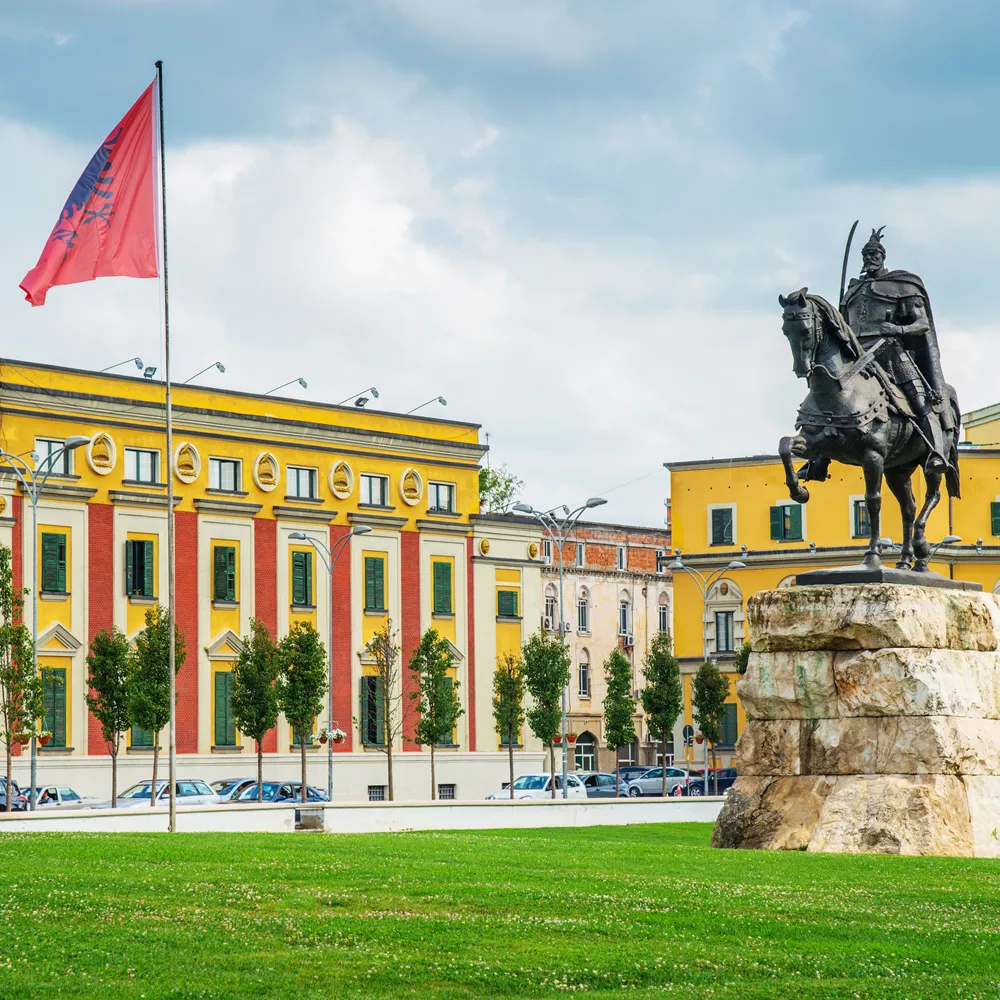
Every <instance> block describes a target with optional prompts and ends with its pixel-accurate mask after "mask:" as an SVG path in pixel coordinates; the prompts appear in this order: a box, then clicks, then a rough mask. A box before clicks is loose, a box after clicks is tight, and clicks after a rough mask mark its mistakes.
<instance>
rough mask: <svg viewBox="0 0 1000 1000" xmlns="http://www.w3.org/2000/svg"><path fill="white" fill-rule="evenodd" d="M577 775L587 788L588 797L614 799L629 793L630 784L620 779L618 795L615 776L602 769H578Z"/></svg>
mask: <svg viewBox="0 0 1000 1000" xmlns="http://www.w3.org/2000/svg"><path fill="white" fill-rule="evenodd" d="M576 776H577V777H578V778H579V779H580V780H581V781H582V782H583V787H584V788H586V789H587V798H588V799H613V798H616V797H621V796H623V795H628V785H627V784H626V783H625V782H624V780H622V779H621V778H619V779H618V796H616V795H615V776H614V775H613V774H606V773H604V772H602V771H577V772H576Z"/></svg>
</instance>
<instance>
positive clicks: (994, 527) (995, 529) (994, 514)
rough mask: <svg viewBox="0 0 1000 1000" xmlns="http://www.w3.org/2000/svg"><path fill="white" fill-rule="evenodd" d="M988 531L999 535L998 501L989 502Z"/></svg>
mask: <svg viewBox="0 0 1000 1000" xmlns="http://www.w3.org/2000/svg"><path fill="white" fill-rule="evenodd" d="M990 533H991V534H993V535H1000V503H991V504H990Z"/></svg>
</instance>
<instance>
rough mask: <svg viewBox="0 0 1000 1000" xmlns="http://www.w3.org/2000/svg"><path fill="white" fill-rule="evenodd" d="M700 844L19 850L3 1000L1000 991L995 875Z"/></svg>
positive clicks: (449, 840)
mask: <svg viewBox="0 0 1000 1000" xmlns="http://www.w3.org/2000/svg"><path fill="white" fill-rule="evenodd" d="M709 832H710V827H708V826H707V825H700V824H685V825H680V824H678V825H663V826H638V827H602V828H589V829H580V830H533V831H476V832H455V833H407V834H386V835H367V836H324V835H322V834H294V835H292V834H289V835H280V834H272V835H212V834H179V835H176V836H173V837H171V836H168V835H166V834H140V835H72V834H16V833H15V834H7V835H4V836H2V837H0V863H2V866H3V871H4V874H5V878H6V883H7V886H8V889H9V892H8V894H7V896H6V898H5V899H2V900H0V997H3V998H4V1000H7V998H20V997H48V996H52V997H56V996H58V997H91V996H93V997H97V996H112V995H113V996H115V997H129V998H130V997H143V996H144V997H147V998H152V997H181V998H186V997H213V998H220V1000H221V998H229V997H233V998H241V1000H243V998H256V997H285V996H288V997H291V996H294V997H296V998H297V1000H300V998H304V997H331V996H335V997H403V996H419V997H427V998H431V997H434V998H458V997H522V996H523V997H541V996H556V995H562V994H564V993H566V992H582V993H585V994H586V995H588V996H593V997H605V996H606V997H610V996H619V995H621V993H622V991H627V992H628V993H629V994H630V995H636V996H678V997H733V998H737V997H739V998H743V997H748V998H765V997H767V998H775V997H780V998H788V1000H791V998H798V997H823V998H829V997H838V998H839V997H844V998H847V1000H852V998H856V997H860V998H872V1000H874V998H899V1000H903V998H908V1000H916V998H924V997H926V998H934V1000H937V998H938V997H943V996H948V997H955V998H959V1000H966V998H967V1000H973V998H978V997H990V998H995V997H997V996H998V995H1000V988H998V982H1000V949H998V944H1000V942H998V935H1000V906H998V905H997V897H998V890H1000V863H997V862H991V861H972V860H968V861H967V860H960V859H938V858H896V857H885V856H866V857H856V856H855V857H850V856H832V855H809V854H801V853H770V852H745V851H744V852H730V851H712V850H710V849H709V848H708V846H707V844H708V837H709Z"/></svg>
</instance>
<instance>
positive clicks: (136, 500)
mask: <svg viewBox="0 0 1000 1000" xmlns="http://www.w3.org/2000/svg"><path fill="white" fill-rule="evenodd" d="M108 499H109V500H110V501H111V502H112V503H113V504H115V505H116V506H120V507H151V508H153V509H154V510H166V509H167V497H166V495H165V494H163V493H136V492H134V491H132V490H108ZM173 499H174V506H175V507H176V506H177V505H178V504H179V503H180V502H181V497H179V496H177V495H176V494H174V498H173Z"/></svg>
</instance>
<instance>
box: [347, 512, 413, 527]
mask: <svg viewBox="0 0 1000 1000" xmlns="http://www.w3.org/2000/svg"><path fill="white" fill-rule="evenodd" d="M347 521H348V523H349V524H366V525H368V527H369V528H394V529H399V528H402V527H404V525H405V524H406V522H407V521H409V518H408V517H392V516H391V515H389V514H371V513H369V512H368V511H366V510H359V511H357V512H353V511H352V512H351V513H349V514H348V515H347Z"/></svg>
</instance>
